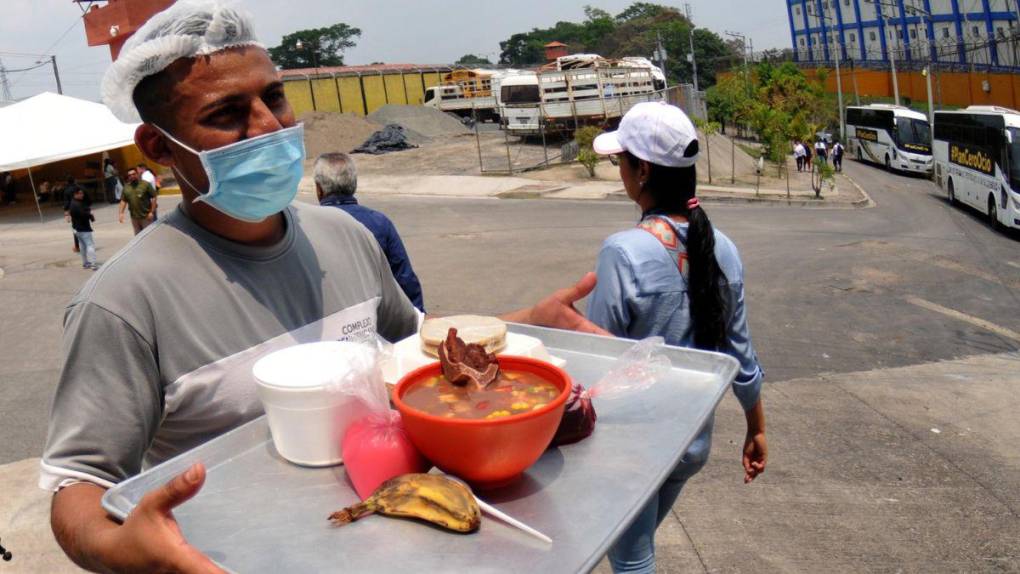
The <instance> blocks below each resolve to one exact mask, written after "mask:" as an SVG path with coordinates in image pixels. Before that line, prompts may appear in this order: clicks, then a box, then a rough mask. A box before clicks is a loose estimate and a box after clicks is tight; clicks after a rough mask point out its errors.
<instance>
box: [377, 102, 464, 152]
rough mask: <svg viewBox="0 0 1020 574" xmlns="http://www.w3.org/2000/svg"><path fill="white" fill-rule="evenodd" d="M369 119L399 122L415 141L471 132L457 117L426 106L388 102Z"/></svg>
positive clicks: (382, 122)
mask: <svg viewBox="0 0 1020 574" xmlns="http://www.w3.org/2000/svg"><path fill="white" fill-rule="evenodd" d="M368 119H370V120H372V121H373V122H375V123H377V124H380V125H386V124H399V125H400V126H401V127H403V128H404V130H406V132H407V136H408V139H409V140H410V141H412V142H414V143H425V142H427V141H428V140H430V139H433V138H441V137H446V136H456V135H463V134H468V133H471V130H469V129H467V128H466V127H464V124H462V123H461V122H460V120H459V119H457V118H456V117H454V116H452V115H450V114H448V113H446V112H441V111H439V110H437V109H435V108H428V107H425V106H404V105H399V104H386V105H385V106H383V107H381V108H379V109H378V110H376V111H374V112H372V113H371V114H369V115H368Z"/></svg>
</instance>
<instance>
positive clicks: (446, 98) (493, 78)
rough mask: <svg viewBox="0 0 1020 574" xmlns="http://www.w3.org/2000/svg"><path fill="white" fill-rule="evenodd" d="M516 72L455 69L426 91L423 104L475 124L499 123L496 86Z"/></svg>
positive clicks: (497, 87) (497, 89)
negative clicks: (473, 119) (471, 120)
mask: <svg viewBox="0 0 1020 574" xmlns="http://www.w3.org/2000/svg"><path fill="white" fill-rule="evenodd" d="M516 73H518V72H517V71H516V70H457V71H455V72H452V73H450V74H447V75H446V76H445V77H444V78H443V83H442V84H440V85H438V86H431V87H429V88H426V89H425V98H424V101H423V102H422V103H423V105H426V106H429V107H432V108H436V109H437V110H442V111H444V112H452V113H454V114H457V115H459V116H461V117H468V118H470V117H474V118H477V119H478V121H485V120H492V121H498V120H499V97H498V94H499V86H500V81H501V80H502V78H504V77H506V76H508V75H513V74H516Z"/></svg>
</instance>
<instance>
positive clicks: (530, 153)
mask: <svg viewBox="0 0 1020 574" xmlns="http://www.w3.org/2000/svg"><path fill="white" fill-rule="evenodd" d="M646 101H666V102H668V103H670V104H673V105H676V106H678V107H680V108H681V109H683V110H684V111H685V112H687V114H688V115H690V116H692V117H698V118H702V119H703V118H706V117H707V110H706V107H705V92H699V91H695V90H694V87H693V86H691V85H690V84H682V85H679V86H673V87H670V88H666V89H665V90H660V91H657V92H649V93H646V94H632V95H624V96H617V97H610V98H602V101H601V106H599V108H600V111H601V113H597V114H594V115H593V114H588V115H582V114H579V113H578V112H577V110H578V106H574V105H572V106H571V107H570V109H571V113H570V114H569V115H556V116H553V115H551V114H550V113H549V110H548V109H547V108H546V106H545V105H543V104H539V106H538V118H537V122H538V123H537V125H535V124H529V126H530V127H529V129H527V130H518V129H516V128H514V127H513V126H514V125H515V124H514V123H513V122H514V121H515V118H516V116H515V115H514V110H515V109H516V110H526V111H527V113H529V114H533V113H534V110H535V108H534V107H533V106H532V107H529V108H514V107H505V108H504V110H505V111H506V113H505V115H504V117H503V118H501V120H500V122H499V123H488V122H481V121H478V116H477V115H476V116H475V117H474V118H473V119H474V120H475V121H474V122H473V123H474V127H473V129H474V137H475V144H476V149H477V151H478V166H479V168H480V170H481V172H482V173H483V174H502V175H512V174H515V173H523V172H526V171H530V170H533V169H538V168H542V167H548V166H552V165H558V164H567V163H571V162H573V161H574V160H575V159H576V158H577V154H578V151H579V150H578V146H577V142H575V141H574V132H575V131H576V130H577V129H579V128H582V127H585V126H597V127H599V128H601V129H603V130H612V129H616V127H617V125H619V122H620V118H621V117H622V116H623V114H625V113H626V112H627V110H629V109H630V108H631V107H633V106H634V105H635V104H638V103H641V102H646ZM522 113H524V112H522ZM529 121H533V120H532V119H529Z"/></svg>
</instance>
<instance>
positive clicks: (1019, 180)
mask: <svg viewBox="0 0 1020 574" xmlns="http://www.w3.org/2000/svg"><path fill="white" fill-rule="evenodd" d="M1008 130H1009V135H1010V138H1011V139H1012V140H1013V141H1010V142H1007V144H1006V145H1008V146H1009V186H1010V187H1012V188H1013V190H1014V191H1016V192H1020V128H1008Z"/></svg>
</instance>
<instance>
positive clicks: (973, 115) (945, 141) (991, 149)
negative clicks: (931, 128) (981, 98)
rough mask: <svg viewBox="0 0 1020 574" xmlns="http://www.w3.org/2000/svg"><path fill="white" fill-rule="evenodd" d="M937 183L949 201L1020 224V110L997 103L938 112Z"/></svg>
mask: <svg viewBox="0 0 1020 574" xmlns="http://www.w3.org/2000/svg"><path fill="white" fill-rule="evenodd" d="M934 148H935V183H936V184H938V186H939V187H940V188H942V189H943V190H944V191H945V192H946V196H947V197H948V198H949V202H950V203H957V202H960V203H963V204H965V205H969V206H971V207H973V208H974V209H977V210H978V211H980V212H981V213H984V214H986V215H987V216H988V220H989V222H990V223H991V224H992V226H993V227H998V226H1000V225H1004V226H1006V227H1012V228H1020V193H1018V190H1020V112H1018V111H1016V110H1011V109H1008V108H1000V107H995V106H970V107H969V108H967V109H965V110H959V111H951V112H950V111H946V112H935V146H934Z"/></svg>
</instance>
